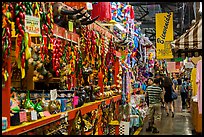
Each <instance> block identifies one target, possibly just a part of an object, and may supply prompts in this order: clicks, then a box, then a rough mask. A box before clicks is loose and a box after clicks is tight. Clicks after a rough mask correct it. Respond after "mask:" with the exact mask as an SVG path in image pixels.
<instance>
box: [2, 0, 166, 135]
mask: <svg viewBox="0 0 204 137" xmlns="http://www.w3.org/2000/svg"><path fill="white" fill-rule="evenodd" d="M72 4H75V5H72ZM72 4H71V5H70V3H69V2H3V3H2V104H3V105H2V130H3V131H2V134H3V135H23V134H24V135H62V134H63V135H113V134H115V135H119V134H120V135H122V134H125V135H130V134H134V131H135V130H136V129H137V128H139V127H140V126H142V125H143V120H144V118H145V116H146V113H147V112H146V111H147V105H146V103H145V101H144V93H145V89H146V80H147V78H148V77H151V76H153V72H154V71H164V70H165V69H166V67H165V64H166V63H165V61H163V62H161V63H160V62H159V61H156V60H155V59H154V56H153V54H154V53H152V52H149V53H147V52H145V51H146V50H144V49H146V48H147V46H149V48H151V47H152V45H151V44H149V43H148V42H146V43H145V41H144V40H143V39H144V37H143V35H142V33H141V32H140V26H139V25H138V24H134V21H133V18H132V16H133V15H132V14H133V13H132V7H131V6H130V5H125V6H122V5H121V4H122V3H115V2H97V3H89V4H88V5H89V6H90V4H91V7H92V12H95V13H93V14H92V16H90V14H89V10H88V9H89V8H90V7H89V8H87V7H86V8H85V7H84V6H87V3H86V4H85V3H81V5H80V4H79V3H78V5H77V2H72ZM102 7H105V8H107V9H109V10H110V14H108V15H101V17H100V19H102V18H106V20H105V21H106V22H109V21H111V20H115V21H116V24H117V22H118V23H121V24H120V25H122V26H123V27H124V28H125V30H126V31H125V34H126V35H122V33H121V32H120V30H119V29H118V28H117V27H115V29H114V32H111V31H110V30H109V29H108V28H106V27H104V26H102V25H100V24H101V22H102V21H101V20H100V19H99V15H100V11H97V8H98V10H99V8H102ZM117 7H120V8H117ZM116 13H117V14H118V15H119V16H121V20H118V19H117V18H116V15H115V14H116ZM123 14H124V16H123ZM93 15H97V16H96V17H93ZM103 16H104V17H103ZM119 16H117V17H119ZM109 17H110V18H109ZM122 17H124V18H122ZM97 19H99V20H97ZM102 20H103V19H102ZM103 22H104V20H103ZM129 30H130V31H129ZM123 33H124V32H123ZM140 40H143V42H141V41H140ZM115 114H117V115H115ZM122 126H124V127H125V128H124V129H122V128H121V127H122Z"/></svg>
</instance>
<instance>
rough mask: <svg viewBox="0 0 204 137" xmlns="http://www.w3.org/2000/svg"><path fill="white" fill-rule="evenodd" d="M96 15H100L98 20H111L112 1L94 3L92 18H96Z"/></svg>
mask: <svg viewBox="0 0 204 137" xmlns="http://www.w3.org/2000/svg"><path fill="white" fill-rule="evenodd" d="M104 11H105V12H104ZM96 16H99V18H98V20H100V21H102V22H104V21H110V20H111V19H112V16H111V3H110V2H98V3H97V4H93V10H92V11H91V18H95V17H96Z"/></svg>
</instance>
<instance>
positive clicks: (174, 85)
mask: <svg viewBox="0 0 204 137" xmlns="http://www.w3.org/2000/svg"><path fill="white" fill-rule="evenodd" d="M172 82H173V88H174V89H175V90H174V91H176V89H177V85H178V81H177V76H176V75H174V76H173V80H172Z"/></svg>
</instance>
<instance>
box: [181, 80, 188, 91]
mask: <svg viewBox="0 0 204 137" xmlns="http://www.w3.org/2000/svg"><path fill="white" fill-rule="evenodd" d="M186 89H187V82H186V81H184V82H183V83H182V86H181V92H183V93H185V92H186Z"/></svg>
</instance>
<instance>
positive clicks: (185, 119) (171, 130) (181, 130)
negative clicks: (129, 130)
mask: <svg viewBox="0 0 204 137" xmlns="http://www.w3.org/2000/svg"><path fill="white" fill-rule="evenodd" d="M157 122H158V121H157ZM157 125H158V127H157V128H158V130H159V131H160V132H159V133H156V134H155V133H151V132H146V128H147V127H148V122H147V120H146V121H145V123H144V126H143V128H142V130H141V132H140V133H139V135H192V130H193V125H192V120H191V113H188V112H187V111H183V112H182V109H181V96H178V98H177V100H175V115H174V118H172V117H171V115H170V116H168V117H167V116H166V112H165V109H164V108H162V119H161V121H159V122H158V124H157Z"/></svg>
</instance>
